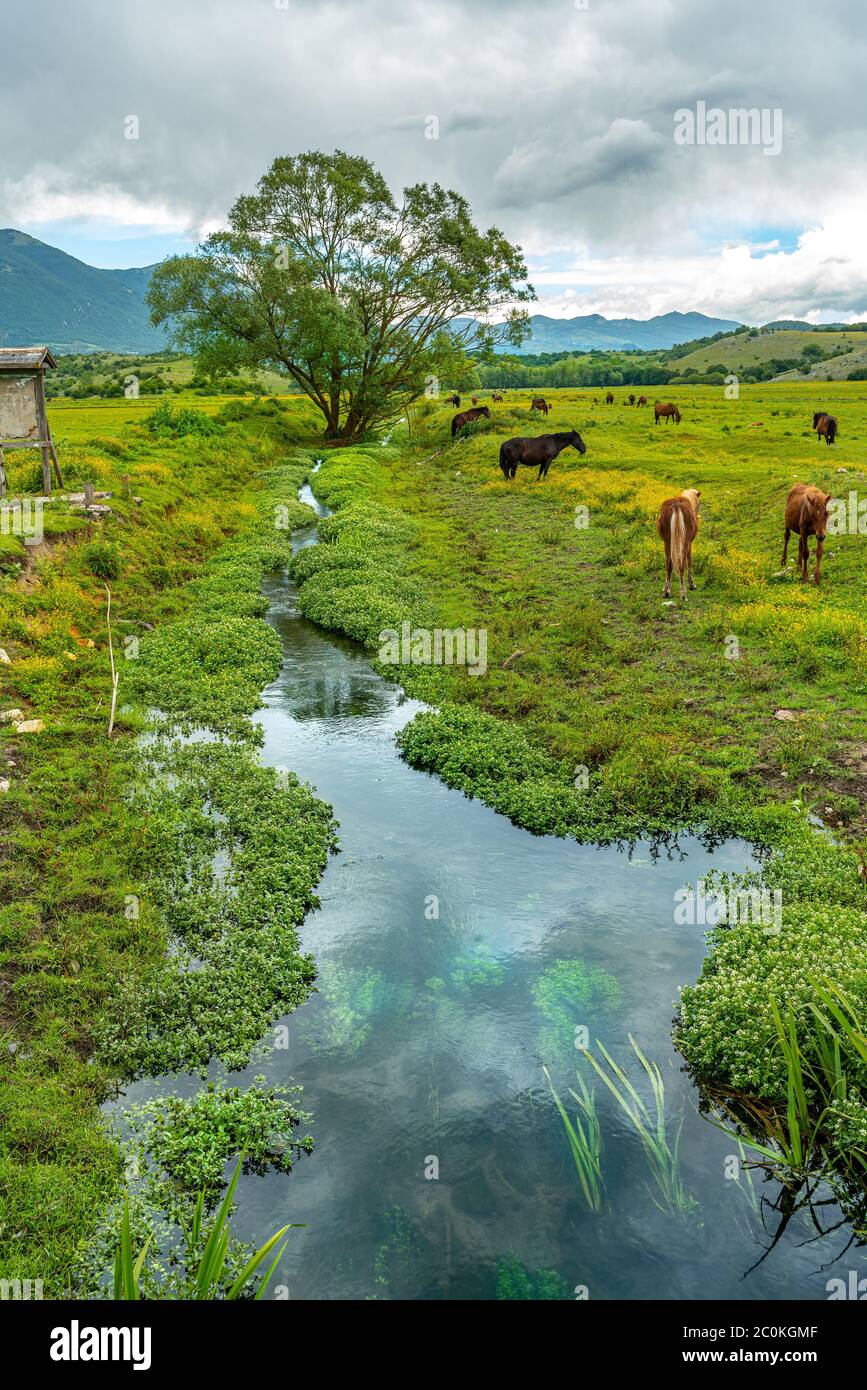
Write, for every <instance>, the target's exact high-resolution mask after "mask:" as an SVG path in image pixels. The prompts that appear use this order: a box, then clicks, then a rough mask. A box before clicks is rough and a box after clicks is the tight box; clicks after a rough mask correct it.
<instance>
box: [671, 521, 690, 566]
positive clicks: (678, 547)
mask: <svg viewBox="0 0 867 1390" xmlns="http://www.w3.org/2000/svg"><path fill="white" fill-rule="evenodd" d="M670 547H671V550H670V553H671V563H672V567H673V569H674V572H675V574H683V571H684V566H685V564H686V522H685V521H684V519H683V512H682V510H681V509H680V507H674V508H673V509H672V513H671V536H670Z"/></svg>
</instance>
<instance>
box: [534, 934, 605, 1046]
mask: <svg viewBox="0 0 867 1390" xmlns="http://www.w3.org/2000/svg"><path fill="white" fill-rule="evenodd" d="M532 993H533V1003H534V1004H535V1006H536V1008H537V1009H538V1010H539V1012H540V1013H541V1014H542V1017H543V1018H544V1020H545V1023H544V1025H543V1027H542V1030H541V1032H540V1036H539V1050H540V1052H541V1054H542V1056H543V1057H544V1058H545V1059H546V1060H547V1061H549V1062H552V1063H553V1061H554V1059H555V1058H559V1059H563V1058H565V1057H567V1056H570V1055H574V1050H575V1037H576V1033H575V1030H576V1027H578V1026H581V1027H584V1028H587V1027H589V1026H591V1025H593V1024H594V1023H596V1022H597V1021H598V1020H599V1019H600V1018H601V1017H603V1016H604V1015H606V1014H609V1013H611V1012H612V1011H613V1010H614V1009H616V1008H617V1006H618V1005H619V1003H620V986H619V984H618V983H617V980H616V979H615V978H614V976H613V975H609V974H608V972H607V971H606V970H603V969H602V967H601V966H598V965H588V964H587V963H586V961H584V960H582V959H581V958H580V957H576V958H575V959H573V960H558V961H555V962H554V964H553V965H551V966H549V967H548V969H547V970H545V971H543V973H542V974H541V975H540V976H539V977H538V979H537V980H536V981H535V982H534V984H533V991H532ZM584 1036H585V1038H586V1036H587V1034H586V1033H585V1034H584Z"/></svg>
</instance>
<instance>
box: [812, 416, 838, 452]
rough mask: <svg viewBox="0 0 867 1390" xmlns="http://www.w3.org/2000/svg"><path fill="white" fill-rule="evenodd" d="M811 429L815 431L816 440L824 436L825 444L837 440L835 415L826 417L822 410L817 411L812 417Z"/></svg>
mask: <svg viewBox="0 0 867 1390" xmlns="http://www.w3.org/2000/svg"><path fill="white" fill-rule="evenodd" d="M813 429H814V430H815V431H816V438H817V439H821V438H822V436H823V435H824V436H825V443H826V444H833V443H834V440H835V439H836V438H837V417H836V415H826V414H825V412H824V411H823V410H817V411H816V413H815V415H814V416H813Z"/></svg>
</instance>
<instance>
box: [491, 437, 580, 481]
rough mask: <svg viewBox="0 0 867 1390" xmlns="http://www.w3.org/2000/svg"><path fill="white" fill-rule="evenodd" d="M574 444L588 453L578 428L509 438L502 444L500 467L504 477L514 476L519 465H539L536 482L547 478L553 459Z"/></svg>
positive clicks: (532, 466)
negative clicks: (526, 437)
mask: <svg viewBox="0 0 867 1390" xmlns="http://www.w3.org/2000/svg"><path fill="white" fill-rule="evenodd" d="M570 444H571V445H572V447H573V448H575V449H577V450H578V452H579V454H586V452H587V445H586V444H585V443H584V440H583V439H582V438H581V436H580V434H579V433H578V431H577V430H566V431H565V433H563V434H537V435H536V437H535V438H533V439H507V440H506V442H505V443H504V444H501V445H500V467H501V468H502V470H503V477H504V478H514V476H515V474H516V472H517V471H518V467H519V466H520V467H527V468H535V466H536V464H537V463H538V465H539V472H538V473H537V474H536V482H537V483H538V481H539V479H540V478H547V476H548V469H549V468H550V467H551V460H552V459H555V458H556V457H557V455H558V454H559V453H562V451H563V450H564V449H566V448H568V447H569V445H570Z"/></svg>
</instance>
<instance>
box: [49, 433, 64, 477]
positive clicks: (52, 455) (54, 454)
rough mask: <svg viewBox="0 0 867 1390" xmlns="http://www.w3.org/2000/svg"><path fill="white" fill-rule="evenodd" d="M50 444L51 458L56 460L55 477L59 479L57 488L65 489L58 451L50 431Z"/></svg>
mask: <svg viewBox="0 0 867 1390" xmlns="http://www.w3.org/2000/svg"><path fill="white" fill-rule="evenodd" d="M48 443H49V446H50V448H51V457H52V458H53V459H54V476H55V478H56V479H57V486H58V487H63V477H62V475H61V472H60V464H59V463H58V462H57V450H56V449H55V447H54V440H53V439H52V438H51V432H50V431H49V434H48Z"/></svg>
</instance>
